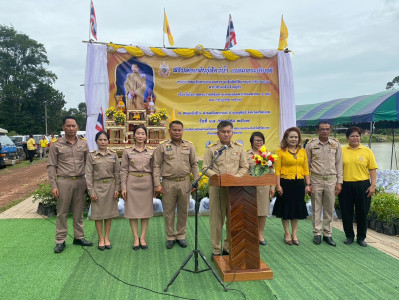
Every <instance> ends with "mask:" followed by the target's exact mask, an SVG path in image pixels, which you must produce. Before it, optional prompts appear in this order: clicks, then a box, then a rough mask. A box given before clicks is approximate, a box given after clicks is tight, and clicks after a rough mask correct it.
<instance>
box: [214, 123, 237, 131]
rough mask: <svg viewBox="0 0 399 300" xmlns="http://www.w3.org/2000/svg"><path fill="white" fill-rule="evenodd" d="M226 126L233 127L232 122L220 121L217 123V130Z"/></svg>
mask: <svg viewBox="0 0 399 300" xmlns="http://www.w3.org/2000/svg"><path fill="white" fill-rule="evenodd" d="M227 126H230V127H231V129H233V128H234V127H233V123H231V122H230V121H221V122H220V123H219V124H218V127H217V130H218V131H219V130H220V129H222V128H224V127H227Z"/></svg>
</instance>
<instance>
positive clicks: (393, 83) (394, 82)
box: [386, 76, 399, 90]
mask: <svg viewBox="0 0 399 300" xmlns="http://www.w3.org/2000/svg"><path fill="white" fill-rule="evenodd" d="M395 87H399V76H396V77H395V78H394V79H392V81H389V82H388V83H387V86H386V89H387V90H393V89H394V88H395Z"/></svg>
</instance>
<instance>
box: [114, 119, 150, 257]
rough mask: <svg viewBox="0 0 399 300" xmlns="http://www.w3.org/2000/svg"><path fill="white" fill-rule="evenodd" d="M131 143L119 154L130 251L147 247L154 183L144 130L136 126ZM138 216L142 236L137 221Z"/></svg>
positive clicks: (145, 130) (142, 127)
mask: <svg viewBox="0 0 399 300" xmlns="http://www.w3.org/2000/svg"><path fill="white" fill-rule="evenodd" d="M133 138H134V141H135V143H134V145H133V147H132V148H129V149H125V150H124V151H123V155H122V166H121V181H122V182H121V183H122V196H123V198H124V199H125V218H128V219H129V221H130V227H131V228H132V233H133V237H134V242H133V250H139V249H140V248H141V249H143V250H146V249H148V246H147V243H146V240H145V236H146V233H147V227H148V220H149V218H151V217H152V216H153V200H152V199H153V193H154V183H153V176H152V165H153V152H154V149H153V148H151V147H148V146H146V145H145V142H146V140H147V129H146V128H145V127H144V126H141V125H140V126H136V127H135V128H134V130H133ZM139 219H141V235H140V237H139V233H138V220H139Z"/></svg>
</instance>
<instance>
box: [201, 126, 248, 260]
mask: <svg viewBox="0 0 399 300" xmlns="http://www.w3.org/2000/svg"><path fill="white" fill-rule="evenodd" d="M217 135H218V138H219V141H218V142H216V143H215V144H212V145H210V146H209V147H208V149H207V150H206V152H205V156H204V162H203V165H202V170H205V169H206V168H207V167H208V166H209V165H210V164H211V163H212V161H213V158H214V157H215V156H217V155H219V151H222V154H221V156H220V157H219V158H218V159H217V160H216V162H215V163H214V164H213V165H212V167H211V168H210V169H209V170H208V171H206V173H205V175H206V176H208V177H212V176H213V175H216V174H217V175H222V174H231V175H235V176H238V177H241V176H244V175H245V174H246V173H248V167H249V166H248V161H247V158H246V156H245V152H244V149H243V147H242V146H241V145H240V144H238V143H237V142H232V141H231V138H232V137H233V124H232V123H231V122H229V121H221V122H220V123H219V124H218V126H217ZM227 204H228V195H227V188H226V187H216V186H210V187H209V223H210V236H211V244H212V260H213V257H214V256H215V255H221V254H223V255H227V254H228V250H229V247H230V245H229V242H228V237H227V235H228V233H229V231H230V222H229V219H228V218H227V221H226V232H227V234H226V238H225V240H224V245H223V250H222V248H221V243H220V239H221V236H222V228H223V225H224V220H225V218H226V215H227V213H228V212H227V207H228V206H227Z"/></svg>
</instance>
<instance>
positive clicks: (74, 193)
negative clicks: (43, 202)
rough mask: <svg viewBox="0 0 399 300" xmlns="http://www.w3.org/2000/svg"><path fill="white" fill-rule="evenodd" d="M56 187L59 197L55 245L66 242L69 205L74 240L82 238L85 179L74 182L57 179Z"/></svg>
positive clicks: (82, 177)
mask: <svg viewBox="0 0 399 300" xmlns="http://www.w3.org/2000/svg"><path fill="white" fill-rule="evenodd" d="M57 187H58V191H59V193H60V197H59V198H58V201H57V220H56V233H55V243H56V244H61V243H63V242H65V240H66V236H67V233H68V222H67V221H68V213H69V208H70V207H71V205H72V213H73V233H74V238H76V239H82V238H84V231H83V208H84V203H85V199H86V194H85V190H86V179H85V177H84V176H81V177H77V178H76V179H75V180H73V179H69V178H58V179H57Z"/></svg>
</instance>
